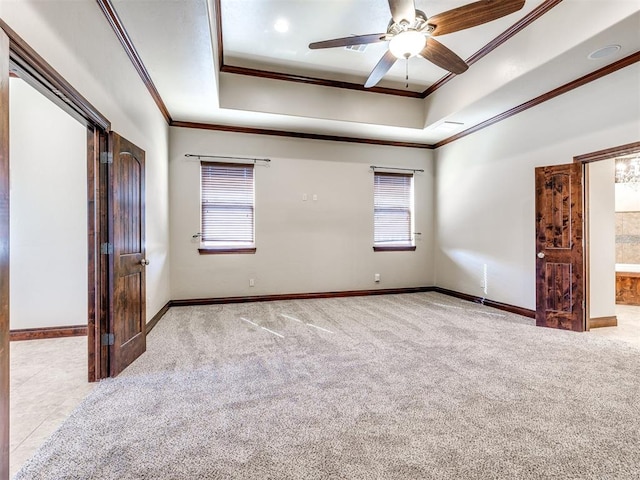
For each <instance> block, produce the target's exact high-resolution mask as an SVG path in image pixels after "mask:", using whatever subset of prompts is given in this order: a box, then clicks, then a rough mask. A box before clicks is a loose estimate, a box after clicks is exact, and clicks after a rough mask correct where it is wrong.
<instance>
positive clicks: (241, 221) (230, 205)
mask: <svg viewBox="0 0 640 480" xmlns="http://www.w3.org/2000/svg"><path fill="white" fill-rule="evenodd" d="M200 171H201V177H202V179H201V189H202V230H201V233H202V238H201V240H202V243H203V244H205V245H210V246H217V245H219V246H246V245H252V244H253V243H254V230H253V223H254V183H253V165H245V164H232V163H212V162H202V163H201V164H200Z"/></svg>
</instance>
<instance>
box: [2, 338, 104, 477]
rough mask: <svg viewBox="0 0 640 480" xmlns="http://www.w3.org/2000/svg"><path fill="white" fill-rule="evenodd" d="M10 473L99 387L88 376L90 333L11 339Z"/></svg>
mask: <svg viewBox="0 0 640 480" xmlns="http://www.w3.org/2000/svg"><path fill="white" fill-rule="evenodd" d="M10 355H11V377H10V378H11V392H10V400H11V420H10V421H11V424H10V428H11V434H10V461H9V463H10V466H9V468H10V473H11V476H12V477H13V476H14V475H15V474H16V473H17V472H18V470H19V469H20V467H21V466H22V464H23V463H24V462H25V461H26V460H27V459H28V458H29V457H30V456H31V455H32V454H33V452H34V451H35V450H36V449H37V448H38V447H39V446H40V445H41V444H42V443H43V442H44V441H45V440H46V439H47V438H48V437H49V435H51V433H53V431H54V430H55V429H56V428H57V427H58V426H59V425H60V424H61V423H62V422H63V421H64V420H65V419H66V418H67V417H68V416H69V414H70V413H71V412H72V411H73V409H74V408H75V407H76V405H78V403H80V401H81V400H82V399H84V398H85V397H86V396H87V395H88V394H89V392H91V390H92V389H93V388H94V385H95V384H91V383H89V382H87V337H70V338H59V339H50V340H49V339H47V340H27V341H21V342H11V353H10Z"/></svg>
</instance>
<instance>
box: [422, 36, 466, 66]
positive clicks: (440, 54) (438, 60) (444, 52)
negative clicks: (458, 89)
mask: <svg viewBox="0 0 640 480" xmlns="http://www.w3.org/2000/svg"><path fill="white" fill-rule="evenodd" d="M420 56H421V57H423V58H426V59H427V60H429V61H430V62H431V63H434V64H436V65H437V66H439V67H440V68H444V69H445V70H448V71H450V72H451V73H455V74H460V73H464V72H466V71H467V69H468V68H469V65H467V64H466V62H465V61H464V60H462V59H461V58H460V57H459V56H458V55H456V54H455V53H453V52H452V51H451V50H449V49H448V48H447V47H445V46H444V45H443V44H441V43H440V42H439V41H437V40H436V39H435V38H429V39H427V46H426V47H424V48H423V49H422V51H421V52H420Z"/></svg>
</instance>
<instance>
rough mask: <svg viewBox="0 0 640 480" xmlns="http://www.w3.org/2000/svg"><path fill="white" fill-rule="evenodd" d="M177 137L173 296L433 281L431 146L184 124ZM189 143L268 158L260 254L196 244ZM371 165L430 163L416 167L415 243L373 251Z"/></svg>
mask: <svg viewBox="0 0 640 480" xmlns="http://www.w3.org/2000/svg"><path fill="white" fill-rule="evenodd" d="M170 138H171V151H170V174H171V195H170V197H171V218H172V222H171V258H172V266H171V272H172V277H171V280H172V281H171V284H172V296H173V298H174V299H185V298H207V297H227V296H239V295H260V294H280V293H300V292H305V293H306V292H327V291H340V290H361V289H375V288H394V287H419V286H428V285H433V280H434V277H433V241H432V238H433V220H432V214H433V190H432V189H433V171H432V159H431V157H432V152H431V151H429V150H424V149H411V148H398V147H380V146H370V145H358V144H352V143H341V142H325V141H317V140H305V139H293V138H279V137H268V136H258V135H247V134H240V133H222V132H210V131H202V130H193V129H185V128H172V129H171V137H170ZM186 153H192V154H208V155H236V156H245V157H260V158H264V157H268V158H271V160H272V161H271V163H270V164H269V166H256V169H255V183H256V187H255V189H256V221H255V222H256V246H257V252H256V253H255V254H254V255H199V254H198V251H197V248H198V242H197V241H196V240H194V239H193V238H192V235H193V234H195V233H197V232H198V231H199V229H200V203H199V202H200V191H199V188H200V186H199V185H200V183H199V182H200V176H199V175H200V173H199V172H200V170H199V168H200V165H199V162H198V161H197V160H195V161H194V160H193V159H186V158H185V157H184V155H185V154H186ZM369 165H383V166H396V167H402V168H416V169H424V170H425V172H424V173H419V174H416V177H415V204H416V231H419V232H421V233H422V236H421V239H420V240H418V242H417V249H416V251H415V252H373V249H372V247H373V173H372V172H371V170H370V169H369ZM304 193H306V194H307V195H308V197H309V200H307V201H303V199H302V196H303V194H304ZM313 195H317V197H318V200H317V201H313V199H312V198H313ZM375 273H379V274H380V275H381V282H380V283H374V274H375ZM250 278H254V279H255V287H249V279H250Z"/></svg>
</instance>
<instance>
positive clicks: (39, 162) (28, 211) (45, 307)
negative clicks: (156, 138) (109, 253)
mask: <svg viewBox="0 0 640 480" xmlns="http://www.w3.org/2000/svg"><path fill="white" fill-rule="evenodd" d="M9 93H10V134H11V135H10V144H11V156H10V165H11V190H10V208H11V210H10V215H11V226H10V229H11V230H10V242H11V258H10V262H11V285H10V291H11V299H10V302H11V320H10V326H11V329H20V328H38V327H52V326H63V325H86V323H87V129H86V127H84V126H83V125H81V124H80V123H78V122H77V121H76V120H74V119H73V118H72V117H71V116H69V115H68V114H67V113H65V112H64V111H62V110H61V109H60V108H59V107H57V106H56V105H54V104H53V103H51V102H50V101H49V100H48V99H46V98H45V97H43V96H42V95H41V94H39V93H38V92H37V91H35V90H34V89H33V88H31V87H30V86H29V85H27V84H26V83H24V82H23V81H22V80H19V79H13V78H12V79H11V83H10V88H9Z"/></svg>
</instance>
